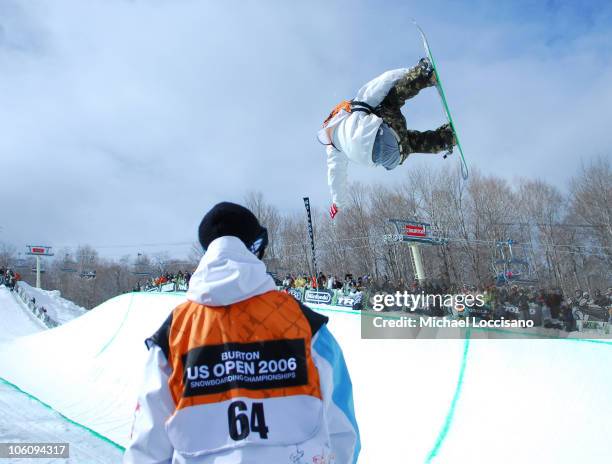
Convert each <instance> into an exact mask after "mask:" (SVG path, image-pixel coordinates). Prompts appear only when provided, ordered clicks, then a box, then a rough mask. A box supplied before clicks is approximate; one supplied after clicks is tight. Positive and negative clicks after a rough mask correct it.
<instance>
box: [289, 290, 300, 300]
mask: <svg viewBox="0 0 612 464" xmlns="http://www.w3.org/2000/svg"><path fill="white" fill-rule="evenodd" d="M287 293H289V295H291V296H292V297H293V298H295V299H296V300H298V301H302V290H300V289H299V288H288V289H287Z"/></svg>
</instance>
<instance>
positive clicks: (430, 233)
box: [383, 219, 446, 284]
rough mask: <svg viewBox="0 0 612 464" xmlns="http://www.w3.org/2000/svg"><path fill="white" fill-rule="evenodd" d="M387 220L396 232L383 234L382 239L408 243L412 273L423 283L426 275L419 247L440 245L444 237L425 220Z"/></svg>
mask: <svg viewBox="0 0 612 464" xmlns="http://www.w3.org/2000/svg"><path fill="white" fill-rule="evenodd" d="M389 222H390V223H392V224H393V225H394V226H395V229H396V231H397V233H395V234H386V235H384V236H383V239H384V241H385V242H387V243H400V242H402V243H408V244H409V245H410V256H411V257H412V266H413V268H414V274H415V276H416V278H417V280H418V281H419V283H421V284H422V283H424V282H425V279H426V275H425V268H424V267H423V259H422V258H421V248H420V247H421V246H422V245H442V244H444V243H446V239H444V238H441V237H440V235H439V234H438V232H437V231H436V230H435V229H434V228H433V227H432V226H431V224H428V223H426V222H420V221H416V220H405V219H389Z"/></svg>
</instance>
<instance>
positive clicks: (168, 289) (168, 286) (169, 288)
mask: <svg viewBox="0 0 612 464" xmlns="http://www.w3.org/2000/svg"><path fill="white" fill-rule="evenodd" d="M160 290H161V291H162V292H173V291H174V283H173V282H170V283H167V284H163V285H162V286H161V287H160Z"/></svg>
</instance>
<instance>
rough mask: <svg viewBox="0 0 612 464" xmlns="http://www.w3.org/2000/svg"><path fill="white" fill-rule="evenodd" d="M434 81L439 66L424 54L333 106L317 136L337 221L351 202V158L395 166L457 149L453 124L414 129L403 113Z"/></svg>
mask: <svg viewBox="0 0 612 464" xmlns="http://www.w3.org/2000/svg"><path fill="white" fill-rule="evenodd" d="M435 85H436V74H435V72H434V68H433V66H432V64H431V62H430V61H429V59H428V58H422V59H421V60H420V61H419V63H418V64H417V65H416V66H415V67H414V68H411V69H406V68H402V69H395V70H392V71H387V72H385V73H383V74H381V75H380V76H378V77H376V78H375V79H373V80H371V81H370V82H368V83H367V84H365V85H364V86H363V87H362V88H361V89H359V91H358V92H357V95H356V97H355V98H354V99H353V100H350V101H349V100H345V101H343V102H341V103H340V104H338V105H337V106H336V107H335V108H334V109H333V110H332V112H331V113H330V114H329V116H328V117H327V119H326V120H325V121H324V122H323V128H322V129H321V130H320V131H319V134H318V138H319V141H320V142H321V143H323V144H324V145H326V146H327V173H328V175H327V176H328V184H329V187H330V190H331V194H332V206H331V208H330V211H329V212H330V216H331V218H332V219H333V218H334V216H335V215H336V214H337V213H338V211H339V210H340V209H342V208H343V207H344V206H345V205H346V204H347V200H346V196H347V168H348V161H349V160H351V161H353V162H355V163H358V164H361V165H365V166H383V167H384V168H385V169H387V170H391V169H395V168H396V167H397V166H398V165H400V164H402V163H403V162H404V161H405V160H406V158H407V157H408V155H410V154H412V153H438V152H441V151H446V150H448V151H451V150H452V147H453V146H454V145H455V144H456V139H455V135H454V133H453V130H452V128H451V126H450V124H444V125H442V126H440V127H438V128H437V129H436V130H430V131H416V130H409V129H408V128H407V127H406V119H405V118H404V115H403V114H402V112H401V108H402V106H403V105H404V103H405V102H406V100H408V99H409V98H412V97H414V96H415V95H417V94H418V93H419V92H420V91H421V90H422V89H424V88H427V87H432V86H435Z"/></svg>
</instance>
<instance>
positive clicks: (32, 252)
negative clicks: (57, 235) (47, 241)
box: [26, 245, 53, 288]
mask: <svg viewBox="0 0 612 464" xmlns="http://www.w3.org/2000/svg"><path fill="white" fill-rule="evenodd" d="M27 248H28V251H27V253H26V255H28V256H35V257H36V288H40V257H41V256H53V253H51V247H50V246H33V245H27Z"/></svg>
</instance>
